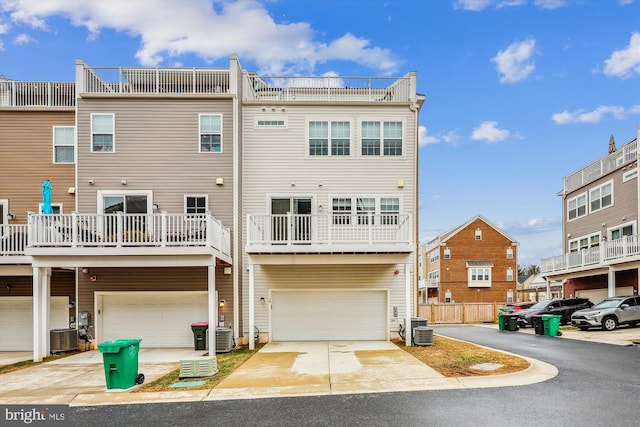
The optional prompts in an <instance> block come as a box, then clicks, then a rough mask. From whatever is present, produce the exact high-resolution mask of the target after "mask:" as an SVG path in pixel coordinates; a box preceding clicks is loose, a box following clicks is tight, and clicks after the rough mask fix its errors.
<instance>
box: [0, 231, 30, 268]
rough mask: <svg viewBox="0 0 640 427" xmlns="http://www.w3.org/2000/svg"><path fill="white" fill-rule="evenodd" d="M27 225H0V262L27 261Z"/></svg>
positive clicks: (21, 262)
mask: <svg viewBox="0 0 640 427" xmlns="http://www.w3.org/2000/svg"><path fill="white" fill-rule="evenodd" d="M27 243H28V234H27V225H26V224H15V225H13V224H12V225H0V264H23V263H28V262H29V260H28V257H27V256H26V252H25V251H26V249H27Z"/></svg>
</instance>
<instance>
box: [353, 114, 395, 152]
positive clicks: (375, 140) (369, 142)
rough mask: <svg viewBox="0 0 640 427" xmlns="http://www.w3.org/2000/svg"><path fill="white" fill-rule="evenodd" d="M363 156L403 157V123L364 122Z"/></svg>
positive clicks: (362, 130) (362, 132)
mask: <svg viewBox="0 0 640 427" xmlns="http://www.w3.org/2000/svg"><path fill="white" fill-rule="evenodd" d="M361 134H362V140H361V150H362V151H361V154H362V155H363V156H380V155H383V156H401V155H402V122H391V121H389V122H379V121H363V122H362V129H361Z"/></svg>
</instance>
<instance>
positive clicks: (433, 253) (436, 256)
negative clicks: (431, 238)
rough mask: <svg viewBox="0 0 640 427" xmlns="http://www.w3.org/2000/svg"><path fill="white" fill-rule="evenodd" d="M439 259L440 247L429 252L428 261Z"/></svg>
mask: <svg viewBox="0 0 640 427" xmlns="http://www.w3.org/2000/svg"><path fill="white" fill-rule="evenodd" d="M439 259H440V249H436V250H435V251H431V253H430V254H429V261H431V262H435V261H438V260H439Z"/></svg>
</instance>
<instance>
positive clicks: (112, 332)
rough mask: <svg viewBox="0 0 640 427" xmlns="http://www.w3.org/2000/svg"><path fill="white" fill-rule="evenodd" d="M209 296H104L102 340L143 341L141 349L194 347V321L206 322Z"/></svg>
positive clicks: (201, 294)
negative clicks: (135, 339)
mask: <svg viewBox="0 0 640 427" xmlns="http://www.w3.org/2000/svg"><path fill="white" fill-rule="evenodd" d="M208 319H209V317H208V314H207V293H206V292H202V293H200V292H198V293H171V292H154V293H148V294H139V293H136V294H116V295H111V294H107V295H102V341H111V340H116V339H127V338H142V342H141V343H140V346H141V347H146V348H161V347H164V348H167V347H175V348H182V347H193V331H192V330H191V324H192V323H193V322H206V321H207V320H208Z"/></svg>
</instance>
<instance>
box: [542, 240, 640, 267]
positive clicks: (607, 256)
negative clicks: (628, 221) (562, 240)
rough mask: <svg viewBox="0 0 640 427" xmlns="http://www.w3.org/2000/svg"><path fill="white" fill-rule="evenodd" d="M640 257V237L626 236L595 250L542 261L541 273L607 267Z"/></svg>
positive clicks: (586, 250) (590, 249)
mask: <svg viewBox="0 0 640 427" xmlns="http://www.w3.org/2000/svg"><path fill="white" fill-rule="evenodd" d="M638 256H640V240H639V236H638V235H634V236H624V237H622V238H620V239H616V240H612V241H609V242H602V244H601V245H600V246H597V247H595V248H588V249H583V250H581V251H576V252H569V253H567V254H564V255H558V256H554V257H551V258H545V259H543V260H541V261H540V272H541V273H554V272H560V271H565V270H571V269H580V268H584V267H593V266H599V265H602V263H603V262H606V263H607V265H608V264H611V263H615V262H625V261H626V260H629V259H630V258H632V257H638Z"/></svg>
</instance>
